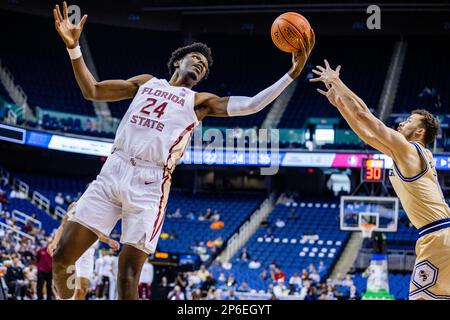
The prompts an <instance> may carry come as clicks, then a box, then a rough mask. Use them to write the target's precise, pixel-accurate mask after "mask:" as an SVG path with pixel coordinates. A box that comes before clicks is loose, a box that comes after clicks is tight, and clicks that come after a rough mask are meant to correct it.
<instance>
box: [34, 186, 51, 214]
mask: <svg viewBox="0 0 450 320" xmlns="http://www.w3.org/2000/svg"><path fill="white" fill-rule="evenodd" d="M31 203H33V204H35V205H37V206H38V208H39V209H42V210H45V212H47V213H48V214H50V200H49V199H48V198H47V197H46V196H44V195H43V194H42V193H40V192H39V191H34V192H33V197H32V198H31Z"/></svg>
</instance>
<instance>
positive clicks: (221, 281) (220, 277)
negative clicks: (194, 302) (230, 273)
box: [217, 272, 227, 287]
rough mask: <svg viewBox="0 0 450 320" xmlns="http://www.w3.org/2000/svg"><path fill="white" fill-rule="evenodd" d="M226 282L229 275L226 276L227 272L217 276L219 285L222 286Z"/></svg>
mask: <svg viewBox="0 0 450 320" xmlns="http://www.w3.org/2000/svg"><path fill="white" fill-rule="evenodd" d="M226 282H227V277H226V276H225V273H223V272H221V273H220V275H219V277H218V278H217V286H218V287H221V286H223V285H225V283H226Z"/></svg>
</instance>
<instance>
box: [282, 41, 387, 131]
mask: <svg viewBox="0 0 450 320" xmlns="http://www.w3.org/2000/svg"><path fill="white" fill-rule="evenodd" d="M342 48H345V50H342ZM393 49H394V40H393V39H391V38H389V37H387V38H377V37H370V38H367V37H365V38H362V37H348V36H347V37H345V36H342V37H339V38H336V37H321V39H320V42H319V41H318V42H317V45H316V48H315V49H314V53H313V56H312V57H311V61H310V62H309V63H308V67H307V70H305V71H304V76H305V75H306V77H315V75H314V74H313V73H310V70H311V68H312V67H314V66H315V65H317V64H320V65H323V60H324V59H327V60H328V61H329V62H330V64H331V66H332V67H336V66H337V65H342V70H341V78H342V80H343V81H344V82H345V83H346V84H347V85H348V86H349V87H350V88H351V89H352V90H353V91H354V92H355V93H356V94H357V95H359V96H360V97H361V98H362V99H363V100H364V101H365V102H366V104H367V106H368V107H369V108H373V109H375V110H376V109H377V107H378V100H379V98H380V95H381V90H382V88H383V84H384V79H385V77H386V72H387V69H388V67H389V62H390V58H391V55H392V51H393ZM371 61H372V62H373V61H376V63H371ZM308 73H309V74H308ZM317 87H320V85H317V84H311V83H309V82H308V81H306V79H304V78H303V80H302V82H301V83H299V84H298V86H297V88H296V90H295V92H294V94H293V96H292V98H291V101H290V103H289V106H288V108H287V109H286V111H285V112H284V114H283V117H282V118H281V121H280V124H279V127H280V128H295V127H302V126H303V124H304V121H305V119H306V118H307V117H321V118H324V117H331V118H332V117H340V116H339V113H338V112H337V110H336V108H334V107H333V106H332V105H330V103H329V102H328V100H327V99H326V98H325V97H324V96H322V95H321V94H319V93H318V92H317V91H316V88H317Z"/></svg>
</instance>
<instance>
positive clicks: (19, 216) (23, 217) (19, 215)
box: [12, 209, 42, 229]
mask: <svg viewBox="0 0 450 320" xmlns="http://www.w3.org/2000/svg"><path fill="white" fill-rule="evenodd" d="M12 217H13V218H15V219H16V221H19V222H21V223H23V224H24V225H26V224H27V223H28V221H31V222H33V224H34V225H35V227H38V228H39V229H41V228H42V222H40V221H39V220H37V219H35V218H33V217H32V216H29V215H27V214H25V213H23V212H21V211H19V210H17V209H14V210H13V212H12Z"/></svg>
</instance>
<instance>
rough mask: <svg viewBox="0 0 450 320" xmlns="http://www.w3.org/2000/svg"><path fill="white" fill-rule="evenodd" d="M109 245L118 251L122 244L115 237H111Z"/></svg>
mask: <svg viewBox="0 0 450 320" xmlns="http://www.w3.org/2000/svg"><path fill="white" fill-rule="evenodd" d="M108 245H109V247H110V248H111V249H112V250H113V251H118V250H119V249H120V244H119V243H118V242H117V241H115V240H113V239H109V241H108Z"/></svg>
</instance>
